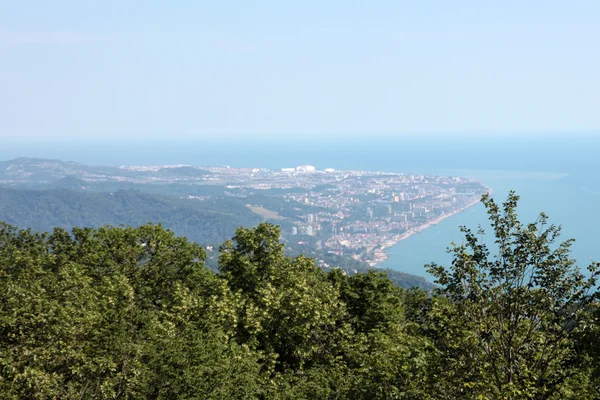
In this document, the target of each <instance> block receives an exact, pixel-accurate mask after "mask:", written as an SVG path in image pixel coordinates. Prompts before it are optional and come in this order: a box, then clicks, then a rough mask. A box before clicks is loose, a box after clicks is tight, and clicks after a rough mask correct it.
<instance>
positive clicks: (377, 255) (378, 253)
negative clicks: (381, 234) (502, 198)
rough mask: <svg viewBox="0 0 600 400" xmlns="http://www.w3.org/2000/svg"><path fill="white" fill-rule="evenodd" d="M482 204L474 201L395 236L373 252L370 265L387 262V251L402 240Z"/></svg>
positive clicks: (478, 200)
mask: <svg viewBox="0 0 600 400" xmlns="http://www.w3.org/2000/svg"><path fill="white" fill-rule="evenodd" d="M480 202H481V200H480V199H477V200H473V201H472V202H470V203H468V204H466V205H465V206H463V207H461V208H457V209H456V210H454V211H452V212H449V213H447V214H443V215H440V216H439V217H438V218H436V219H434V220H431V221H429V222H427V223H425V224H423V225H419V226H417V227H414V228H411V229H410V230H408V231H407V232H405V233H403V234H401V235H397V236H395V237H394V238H393V239H388V240H386V241H384V242H383V243H382V244H381V245H380V247H379V248H378V249H377V250H375V251H374V252H373V259H372V260H370V261H369V265H370V266H371V267H374V266H376V265H377V264H380V263H382V262H384V261H385V260H387V258H388V256H387V254H385V249H386V248H388V247H391V246H394V245H395V244H397V243H398V242H400V241H402V240H406V239H408V238H409V237H411V236H412V235H414V234H417V233H419V232H421V231H424V230H425V229H427V228H429V227H432V226H434V225H437V224H439V223H440V222H442V221H443V220H445V219H446V218H450V217H452V216H454V215H456V214H458V213H461V212H463V211H465V210H466V209H468V208H471V207H473V206H474V205H476V204H479V203H480Z"/></svg>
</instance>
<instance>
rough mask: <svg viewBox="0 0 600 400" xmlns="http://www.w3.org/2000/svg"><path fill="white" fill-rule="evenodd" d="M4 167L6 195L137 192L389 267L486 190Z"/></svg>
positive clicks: (272, 173)
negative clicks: (239, 218)
mask: <svg viewBox="0 0 600 400" xmlns="http://www.w3.org/2000/svg"><path fill="white" fill-rule="evenodd" d="M4 164H6V165H5V166H4V167H2V168H0V184H2V185H5V186H7V187H29V188H67V189H72V190H77V191H87V192H110V193H113V192H117V191H119V190H136V191H141V192H146V193H155V194H158V195H163V196H169V197H178V198H179V199H183V200H185V201H189V202H193V203H195V204H198V206H200V205H202V204H205V203H206V204H208V203H211V204H212V205H211V207H212V208H211V209H212V210H214V211H216V212H218V213H221V214H222V215H225V216H226V215H240V214H242V211H240V210H242V209H243V211H245V212H246V214H250V215H253V216H254V217H253V218H254V222H250V220H249V219H247V218H246V219H245V221H248V222H250V223H256V222H255V221H257V220H258V221H260V220H262V221H267V222H272V223H275V224H277V225H280V227H281V233H282V239H283V240H284V241H285V242H286V244H287V245H288V246H290V247H291V248H296V249H298V250H299V251H300V252H306V251H307V250H310V249H312V250H317V251H318V252H319V254H331V255H336V256H343V257H344V258H346V259H348V258H352V259H354V260H356V261H360V262H362V263H367V264H368V265H371V266H374V265H376V264H378V263H381V262H383V261H385V259H386V255H385V251H384V250H385V248H387V247H389V246H392V245H393V244H395V243H397V242H398V241H400V240H403V239H406V238H408V237H410V236H411V235H413V234H416V233H418V232H420V231H422V230H423V229H426V228H428V227H430V226H432V225H435V224H437V223H439V222H440V221H442V220H443V219H445V218H448V217H450V216H452V215H454V214H456V213H458V212H460V211H462V210H464V209H466V208H468V207H470V206H472V205H474V204H477V203H478V202H479V201H480V199H481V195H482V194H484V193H486V192H489V191H490V189H489V188H488V187H486V186H485V185H483V184H482V183H480V182H478V181H475V180H472V179H466V178H463V177H456V176H453V177H451V176H432V175H422V174H404V173H390V172H371V171H345V170H335V169H333V168H325V169H322V170H321V169H318V168H316V167H315V166H312V165H299V166H296V167H284V168H280V169H266V168H233V167H229V166H220V167H213V166H193V165H158V166H121V167H111V166H89V165H83V164H79V163H73V162H63V161H59V160H42V159H26V158H21V159H16V160H12V161H10V162H5V163H4ZM223 199H226V201H224V200H223ZM227 207H229V209H228V208H227ZM248 210H250V211H251V212H250V213H249V212H248ZM211 212H212V211H211Z"/></svg>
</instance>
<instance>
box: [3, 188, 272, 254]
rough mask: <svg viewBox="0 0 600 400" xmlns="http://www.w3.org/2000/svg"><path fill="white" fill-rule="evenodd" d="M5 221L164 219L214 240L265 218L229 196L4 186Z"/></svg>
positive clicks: (40, 224)
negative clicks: (194, 197) (198, 197)
mask: <svg viewBox="0 0 600 400" xmlns="http://www.w3.org/2000/svg"><path fill="white" fill-rule="evenodd" d="M0 220H2V221H6V222H7V223H9V224H12V225H16V226H19V227H23V228H25V227H27V228H32V229H34V230H40V231H49V230H51V229H52V228H54V227H63V228H67V229H69V228H71V227H73V226H80V227H84V226H90V227H97V226H101V225H121V224H126V225H133V226H138V225H141V224H145V223H148V222H154V223H159V222H160V223H162V224H163V226H165V227H166V228H169V229H172V230H173V231H175V232H176V233H177V234H178V235H182V236H187V237H188V238H189V239H191V240H194V241H197V242H200V243H210V244H216V243H221V242H223V241H224V240H226V239H228V238H230V237H231V236H232V235H233V232H234V231H235V229H237V228H238V227H240V226H244V227H251V226H254V225H256V224H258V223H259V222H261V221H262V219H261V218H260V216H258V215H257V214H255V213H253V212H252V211H250V210H249V209H248V208H247V207H244V206H243V205H241V204H239V203H238V202H236V201H233V200H230V199H226V198H224V199H214V200H206V201H199V200H183V199H176V198H168V197H164V196H159V195H152V194H147V193H141V192H137V191H131V190H123V191H119V192H115V193H84V192H77V191H73V190H68V189H53V190H25V189H6V188H0Z"/></svg>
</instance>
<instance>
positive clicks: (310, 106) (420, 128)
mask: <svg viewBox="0 0 600 400" xmlns="http://www.w3.org/2000/svg"><path fill="white" fill-rule="evenodd" d="M598 49H600V2H599V1H597V0H589V1H580V0H569V1H563V0H561V1H554V0H543V1H540V0H529V1H522V0H520V1H512V0H503V1H486V0H476V1H462V0H455V1H445V0H444V1H428V0H423V1H401V0H395V1H379V0H372V1H351V0H346V1H328V0H319V1H313V0H304V1H293V2H292V1H283V0H279V1H275V0H273V1H261V0H256V1H228V0H219V1H204V0H179V1H176V2H166V1H143V2H142V1H124V0H103V1H86V0H76V1H65V0H54V1H51V2H50V1H46V0H44V1H41V0H40V1H28V0H19V1H10V0H4V1H0V88H1V90H0V143H1V142H4V143H5V144H8V143H29V142H31V143H33V142H43V141H77V140H109V141H111V140H114V141H117V140H133V141H136V140H147V141H151V140H189V139H199V140H209V139H210V140H212V139H218V140H221V139H226V140H228V139H240V138H243V139H256V138H273V137H279V138H281V137H283V138H347V137H361V138H370V137H377V136H378V135H379V136H392V137H402V136H414V135H425V136H426V135H456V134H464V135H475V136H481V135H488V134H493V133H500V134H506V135H510V134H523V133H527V134H539V135H543V134H547V133H555V134H556V133H558V134H562V133H564V134H571V133H578V132H585V133H591V134H595V133H600V113H599V112H598V105H599V104H600V51H598Z"/></svg>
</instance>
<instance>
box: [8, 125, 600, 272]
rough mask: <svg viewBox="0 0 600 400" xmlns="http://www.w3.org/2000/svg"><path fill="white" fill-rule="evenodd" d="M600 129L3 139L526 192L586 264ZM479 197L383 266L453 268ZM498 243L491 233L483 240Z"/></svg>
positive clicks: (14, 151)
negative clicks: (453, 180)
mask: <svg viewBox="0 0 600 400" xmlns="http://www.w3.org/2000/svg"><path fill="white" fill-rule="evenodd" d="M599 151H600V135H594V134H556V133H555V134H548V135H543V134H539V133H538V134H535V135H527V134H522V135H516V134H510V135H509V134H506V135H503V134H494V135H485V134H479V135H475V134H471V135H467V136H466V135H459V134H448V135H438V136H436V137H427V136H423V135H401V136H397V137H393V136H389V135H388V136H386V137H377V135H363V136H354V137H344V136H339V135H338V136H335V137H328V136H326V135H323V138H314V137H311V138H299V137H297V136H294V137H270V138H264V137H261V138H259V137H256V138H248V137H246V138H245V139H239V138H238V139H227V138H223V137H221V138H209V139H207V138H204V139H196V140H192V139H186V140H169V141H167V140H163V141H157V140H147V141H145V140H135V141H133V140H131V141H114V140H111V141H107V140H104V141H102V140H96V141H90V140H76V141H68V142H67V141H62V142H50V141H46V142H44V141H40V142H36V143H18V142H13V143H5V144H3V145H2V147H0V160H8V159H12V158H16V157H20V156H27V157H44V158H53V159H61V160H64V161H76V162H81V163H85V164H92V165H165V164H190V165H198V166H209V165H210V166H213V165H220V166H225V165H229V166H232V167H256V168H273V169H278V168H284V167H295V166H298V165H304V164H308V165H314V166H315V167H317V169H325V168H334V169H338V170H369V171H386V172H400V173H414V174H430V175H444V176H462V177H468V178H472V179H476V180H479V181H481V182H483V183H484V184H485V185H487V186H488V187H489V188H491V190H492V194H493V197H494V198H495V200H497V201H498V202H502V201H503V200H504V199H506V196H507V195H508V193H509V191H511V190H514V191H515V192H516V193H517V195H519V196H520V201H519V205H518V209H517V210H518V214H519V217H520V220H521V222H533V221H535V220H536V218H537V217H538V215H539V213H540V212H544V213H546V214H547V215H548V216H549V222H550V223H554V224H557V225H561V226H562V235H561V239H564V240H566V239H568V238H574V239H575V240H576V241H575V244H574V245H573V247H572V255H573V257H574V258H575V259H576V260H577V262H578V265H579V266H580V267H581V268H582V269H585V267H586V266H587V265H588V264H589V263H590V262H591V261H592V260H597V261H600V157H599V156H598V155H599ZM487 221H488V220H487V214H486V210H485V208H484V207H483V205H482V204H478V205H476V206H473V207H471V208H469V209H467V210H465V211H463V212H461V213H459V214H457V215H455V216H452V217H450V218H447V219H445V220H444V221H442V222H440V223H439V224H437V225H434V226H432V227H430V228H428V229H426V230H424V231H422V232H420V233H418V234H416V235H413V236H411V237H409V238H408V239H405V240H403V241H401V242H399V243H397V244H396V245H394V246H392V247H390V248H388V249H387V250H386V253H387V255H388V259H387V260H386V261H385V262H384V263H383V264H381V265H380V266H381V267H384V268H390V269H394V270H399V271H403V272H407V273H410V274H414V275H419V276H424V277H426V278H427V279H428V280H431V281H433V277H431V276H430V275H429V274H428V273H427V272H426V269H425V265H426V264H429V263H437V264H442V265H449V264H450V263H451V261H452V256H451V254H449V253H448V251H447V250H448V248H449V247H450V246H451V244H452V243H456V244H460V243H462V241H463V237H464V235H463V234H462V233H461V232H460V229H459V227H460V226H466V227H469V228H471V229H474V230H475V229H477V228H478V226H482V227H483V228H484V230H485V228H488V229H487V231H490V229H489V225H488V223H487ZM484 240H485V241H486V242H487V243H489V244H490V246H491V248H492V249H493V238H492V237H491V235H490V234H487V235H486V236H485V239H484Z"/></svg>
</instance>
